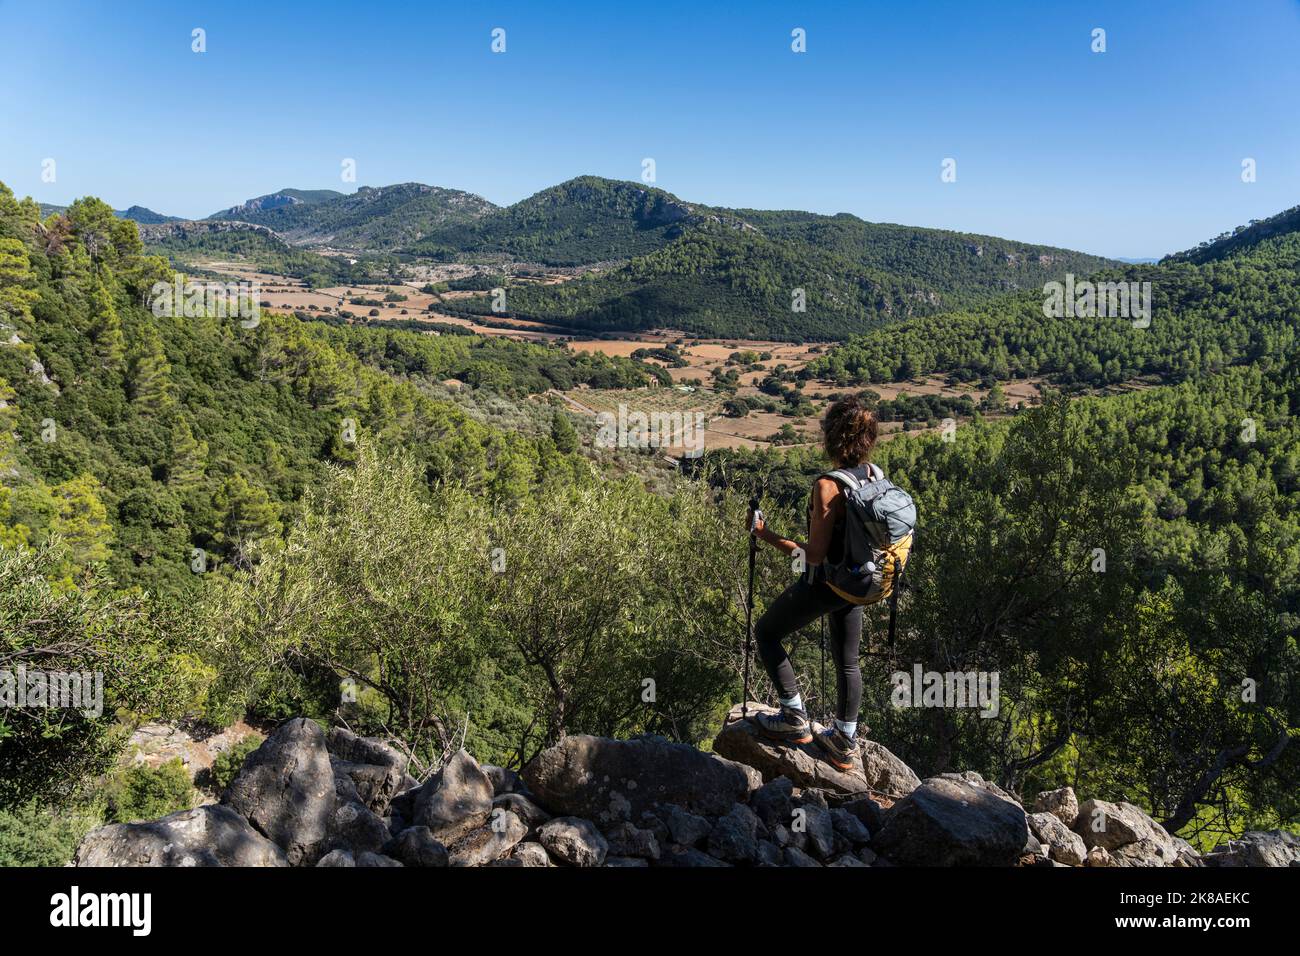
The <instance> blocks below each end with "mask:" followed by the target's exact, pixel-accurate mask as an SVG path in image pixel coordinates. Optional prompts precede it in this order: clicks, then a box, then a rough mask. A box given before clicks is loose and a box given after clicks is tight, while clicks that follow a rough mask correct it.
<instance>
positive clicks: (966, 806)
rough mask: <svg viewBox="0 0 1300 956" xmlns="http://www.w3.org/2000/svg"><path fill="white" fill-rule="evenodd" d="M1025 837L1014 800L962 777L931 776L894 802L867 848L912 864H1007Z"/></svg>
mask: <svg viewBox="0 0 1300 956" xmlns="http://www.w3.org/2000/svg"><path fill="white" fill-rule="evenodd" d="M1028 838H1029V827H1028V824H1027V823H1026V821H1025V813H1024V811H1023V810H1021V809H1020V808H1019V807H1018V806H1017V805H1016V804H1014V803H1012V802H1010V801H1008V800H1004V799H1002V798H1001V797H999V796H997V795H996V794H994V793H992V792H991V791H989V790H987V789H985V788H983V787H979V786H976V785H975V784H972V783H969V782H966V781H964V780H953V779H949V778H945V777H931V778H929V779H928V780H926V781H925V782H924V783H923V784H922V785H921V786H920V787H918V788H917V789H916V790H914V791H912V793H910V794H908V796H906V797H904V798H903V799H902V800H900V801H898V803H896V804H895V805H894V807H893V808H892V809H891V810H890V812H889V813H888V815H887V816H886V818H885V825H884V827H882V828H881V831H880V833H878V834H876V836H875V839H874V840H872V843H871V848H872V849H873V850H875V851H876V852H877V853H880V854H883V855H884V856H886V857H888V858H889V859H890V860H891V861H892V862H894V863H902V864H907V865H917V866H1011V865H1013V864H1015V862H1016V860H1017V859H1018V858H1019V856H1020V852H1021V850H1022V849H1023V848H1024V846H1025V844H1026V842H1027V841H1028Z"/></svg>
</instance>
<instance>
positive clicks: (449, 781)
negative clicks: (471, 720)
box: [411, 750, 493, 846]
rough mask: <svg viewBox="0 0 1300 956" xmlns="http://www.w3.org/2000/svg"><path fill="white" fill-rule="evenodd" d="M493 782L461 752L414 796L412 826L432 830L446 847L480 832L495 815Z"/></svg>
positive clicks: (416, 791)
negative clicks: (493, 812) (474, 832)
mask: <svg viewBox="0 0 1300 956" xmlns="http://www.w3.org/2000/svg"><path fill="white" fill-rule="evenodd" d="M492 796H493V791H492V782H491V781H490V780H489V779H488V777H487V774H485V773H484V772H483V771H482V770H481V769H480V768H479V765H478V764H477V763H476V762H475V760H474V758H473V757H471V756H470V755H469V754H468V753H467V752H466V751H464V750H460V751H458V752H457V753H455V754H453V755H452V757H451V758H450V759H449V760H448V761H447V762H446V763H445V764H443V765H442V767H441V768H440V769H439V770H438V772H437V773H436V774H434V775H433V776H432V777H430V778H429V780H428V781H427V782H425V783H424V784H423V785H422V786H420V787H419V788H418V789H416V790H415V792H414V793H413V794H412V800H411V802H412V817H411V825H412V826H420V827H428V828H429V830H430V832H431V833H432V834H433V838H434V839H435V840H437V841H439V842H440V843H442V844H444V845H447V846H449V845H451V844H452V843H455V842H456V841H457V840H458V839H460V838H461V837H463V836H464V835H465V834H467V833H469V832H470V831H471V830H477V829H478V828H479V827H481V826H483V825H484V824H485V823H487V820H488V817H489V816H491V814H492Z"/></svg>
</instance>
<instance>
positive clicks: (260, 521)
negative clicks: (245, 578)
mask: <svg viewBox="0 0 1300 956" xmlns="http://www.w3.org/2000/svg"><path fill="white" fill-rule="evenodd" d="M212 503H213V505H214V506H215V508H216V510H217V515H218V519H217V520H218V525H219V530H218V532H217V534H216V536H215V537H216V539H217V542H218V543H219V544H221V545H222V546H224V548H225V549H226V556H227V557H228V558H229V559H230V560H231V561H233V562H234V563H235V564H236V565H237V566H239V567H243V568H247V567H248V566H249V565H250V564H251V563H252V561H251V557H250V547H251V545H252V544H253V542H254V541H256V540H257V539H258V538H262V537H265V536H267V535H273V534H279V532H280V509H279V507H278V506H277V505H276V504H275V502H273V501H271V499H270V497H269V496H268V495H267V493H266V491H265V490H264V489H262V488H259V487H258V486H257V485H250V484H249V483H248V480H247V479H245V478H244V476H243V475H232V476H231V477H229V478H227V479H226V480H225V481H224V482H223V483H222V485H221V487H220V488H219V489H217V493H216V494H215V495H213V497H212Z"/></svg>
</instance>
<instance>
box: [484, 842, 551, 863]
mask: <svg viewBox="0 0 1300 956" xmlns="http://www.w3.org/2000/svg"><path fill="white" fill-rule="evenodd" d="M510 859H512V860H517V861H518V862H519V865H520V866H554V865H555V864H554V863H552V862H551V856H550V854H549V853H547V852H546V847H544V846H542V845H541V844H540V843H520V844H519V845H518V846H516V847H515V849H514V852H513V853H511V854H510ZM498 862H500V861H498Z"/></svg>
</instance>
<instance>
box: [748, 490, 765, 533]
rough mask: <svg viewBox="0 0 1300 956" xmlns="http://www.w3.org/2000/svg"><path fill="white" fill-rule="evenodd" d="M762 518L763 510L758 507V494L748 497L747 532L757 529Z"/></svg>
mask: <svg viewBox="0 0 1300 956" xmlns="http://www.w3.org/2000/svg"><path fill="white" fill-rule="evenodd" d="M762 519H763V512H761V511H760V510H759V509H758V496H757V495H755V496H754V497H753V498H750V499H749V533H750V534H753V533H754V532H755V531H757V530H758V523H759V521H761V520H762Z"/></svg>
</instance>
